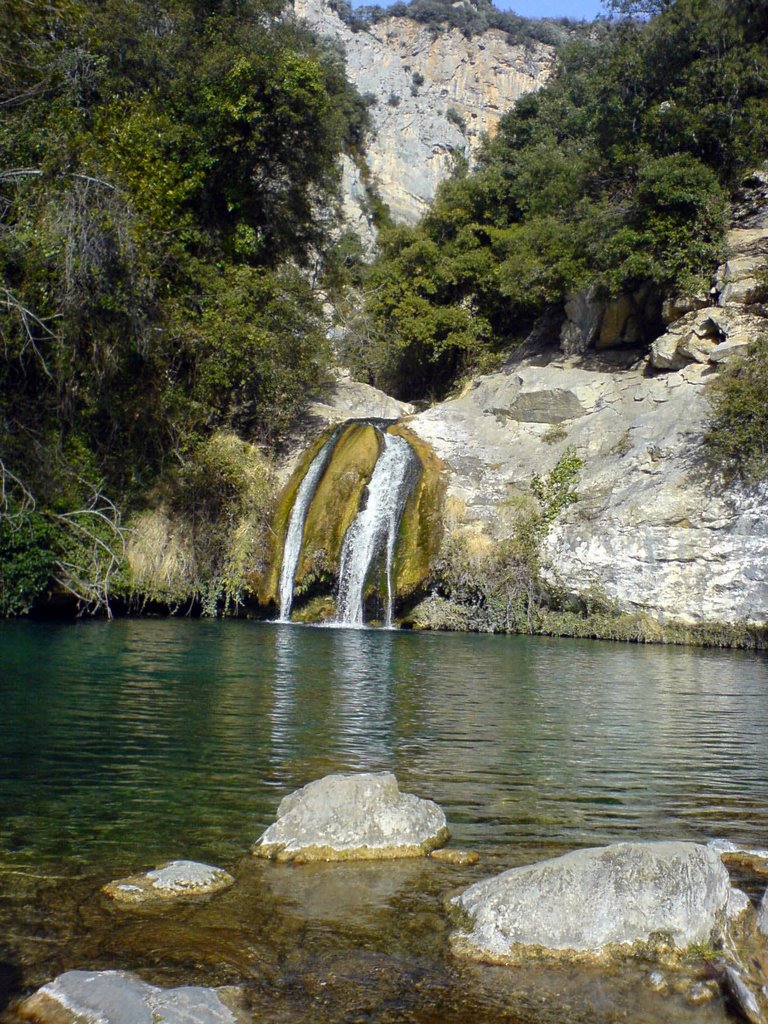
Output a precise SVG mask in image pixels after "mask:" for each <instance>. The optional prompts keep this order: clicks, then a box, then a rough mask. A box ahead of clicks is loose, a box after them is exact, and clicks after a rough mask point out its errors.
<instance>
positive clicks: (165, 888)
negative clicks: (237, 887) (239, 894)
mask: <svg viewBox="0 0 768 1024" xmlns="http://www.w3.org/2000/svg"><path fill="white" fill-rule="evenodd" d="M234 881H235V880H234V878H233V877H232V876H231V875H230V874H228V873H227V872H226V871H224V870H222V869H221V868H217V867H213V866H212V865H210V864H198V863H197V862H196V861H192V860H174V861H170V862H169V863H168V864H162V865H161V866H160V867H158V868H155V869H153V870H152V871H147V872H145V873H144V874H141V875H131V876H130V877H128V878H119V879H117V881H114V882H109V883H108V884H107V885H105V886H104V888H103V890H102V892H104V893H105V895H107V896H109V897H110V899H113V900H114V901H115V902H116V903H119V904H121V905H123V906H129V907H130V906H137V905H141V904H144V903H149V902H155V901H157V900H178V899H183V898H185V897H194V896H207V895H211V894H213V893H216V892H221V891H222V889H228V888H229V886H230V885H232V884H233V883H234Z"/></svg>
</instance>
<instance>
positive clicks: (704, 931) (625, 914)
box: [451, 842, 731, 964]
mask: <svg viewBox="0 0 768 1024" xmlns="http://www.w3.org/2000/svg"><path fill="white" fill-rule="evenodd" d="M730 893H731V886H730V879H729V876H728V872H727V870H726V868H725V867H724V865H723V864H722V862H721V860H720V857H719V855H718V853H717V852H716V851H715V850H713V849H709V848H707V847H706V846H701V845H698V844H696V843H681V842H660V843H616V844H614V845H612V846H605V847H598V848H593V849H586V850H576V851H574V852H573V853H568V854H565V855H564V856H562V857H557V858H554V859H553V860H548V861H542V862H540V863H538V864H531V865H528V866H526V867H521V868H513V869H512V870H511V871H505V872H503V873H502V874H501V875H498V876H497V877H495V878H490V879H486V880H485V881H482V882H478V883H477V884H475V885H473V886H470V887H469V888H468V889H466V890H465V891H464V892H463V893H462V894H461V895H459V896H457V897H455V898H454V899H453V900H452V901H451V902H452V903H453V904H455V905H456V906H457V907H459V908H461V909H463V910H464V911H465V912H466V913H467V914H468V915H469V917H470V919H471V928H470V930H469V931H466V932H454V934H453V935H452V936H451V946H452V950H453V952H454V954H456V955H458V956H465V957H468V958H471V959H475V960H482V961H486V962H490V963H510V964H511V963H521V962H525V961H527V960H539V959H542V960H570V961H578V960H581V961H587V962H589V961H595V960H600V959H604V958H606V957H613V956H616V955H619V956H625V955H627V956H628V955H631V954H632V953H633V952H635V951H637V950H640V949H645V950H647V951H648V952H649V953H653V952H654V947H655V945H656V942H657V940H658V937H659V936H661V935H666V936H669V939H670V940H671V943H672V944H673V949H672V952H674V951H675V950H678V951H682V950H684V949H686V948H687V947H690V946H692V945H694V944H699V943H708V942H710V941H711V940H712V939H713V938H714V937H715V936H716V934H717V931H718V929H721V928H726V927H727V925H728V904H729V897H730ZM664 945H665V944H664V943H662V948H661V949H660V950H659V952H669V949H668V947H667V949H666V950H665V949H664V948H663V947H664Z"/></svg>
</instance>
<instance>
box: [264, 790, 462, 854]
mask: <svg viewBox="0 0 768 1024" xmlns="http://www.w3.org/2000/svg"><path fill="white" fill-rule="evenodd" d="M447 839H448V829H447V826H446V821H445V815H444V814H443V812H442V811H441V810H440V808H439V807H438V806H437V804H435V803H433V802H432V801H431V800H421V799H419V798H418V797H416V796H412V795H411V794H408V793H401V792H400V790H399V787H398V784H397V779H396V778H395V776H394V775H393V774H392V773H391V772H378V773H365V774H360V775H328V776H326V777H325V778H323V779H317V780H316V781H315V782H310V783H309V785H307V786H304V788H303V789H299V790H297V791H296V792H295V793H292V794H291V795H290V796H287V797H285V799H284V800H283V801H282V802H281V803H280V806H279V807H278V809H277V821H275V823H274V824H273V825H270V827H269V828H268V829H267V830H266V832H264V834H263V835H262V836H261V838H260V839H259V841H258V843H257V844H256V846H255V847H254V849H253V852H254V853H255V854H256V855H257V856H260V857H269V858H272V859H275V860H292V861H297V862H302V861H311V860H385V859H388V858H397V857H419V856H424V855H425V854H427V853H429V852H430V851H431V850H434V849H435V848H436V847H438V846H442V845H443V844H444V843H445V842H446V841H447Z"/></svg>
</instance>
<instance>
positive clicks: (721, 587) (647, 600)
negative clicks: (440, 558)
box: [408, 357, 768, 623]
mask: <svg viewBox="0 0 768 1024" xmlns="http://www.w3.org/2000/svg"><path fill="white" fill-rule="evenodd" d="M714 372H716V371H715V370H714V369H712V368H711V367H707V366H704V365H701V364H695V365H690V366H688V367H685V368H683V369H680V370H677V371H674V372H670V373H665V374H660V375H658V376H646V375H645V373H644V372H643V370H642V369H634V370H632V369H631V370H624V371H614V372H597V371H594V370H587V369H584V368H582V367H580V366H579V365H577V360H576V359H575V358H574V357H571V358H566V357H563V358H561V359H558V360H554V361H553V362H550V363H549V364H548V365H546V366H535V365H526V364H521V365H518V366H514V367H510V368H508V369H506V370H504V371H501V372H499V373H495V374H491V375H488V376H484V377H480V378H479V379H478V380H476V381H475V383H474V384H473V386H472V387H471V388H470V389H469V390H468V391H467V392H466V393H465V394H464V395H462V396H461V397H459V398H456V399H453V400H451V401H447V402H443V403H441V404H440V405H436V406H434V407H433V408H432V409H429V410H427V411H425V412H423V413H421V414H419V415H418V416H415V417H413V418H411V419H409V420H408V425H409V427H410V428H411V430H413V431H414V432H415V433H416V434H418V435H419V436H420V437H422V438H423V439H424V440H425V441H427V442H428V443H430V444H431V445H432V446H433V447H434V449H435V451H436V453H437V455H438V456H439V457H440V458H441V459H442V460H443V461H444V462H445V463H446V464H447V466H448V467H449V471H450V473H449V484H448V497H449V499H451V498H452V499H453V504H454V506H455V507H456V508H458V509H460V516H459V518H460V520H461V522H462V527H461V528H462V529H464V530H466V531H470V532H476V533H480V534H483V535H485V536H487V537H490V538H491V540H492V541H493V540H494V539H499V538H502V537H505V536H508V535H509V534H510V533H511V531H512V529H513V528H514V507H515V504H514V498H515V496H516V495H519V494H522V493H527V492H528V491H529V488H530V483H531V478H532V476H533V474H534V473H538V474H540V475H543V474H546V473H548V472H549V471H550V470H551V469H552V468H553V467H554V466H555V464H556V463H557V461H558V459H559V458H560V457H561V456H562V454H563V452H564V451H565V449H566V448H567V447H568V446H569V445H572V446H574V448H575V450H576V451H577V452H578V453H579V455H580V456H581V458H582V459H583V460H584V465H583V468H582V469H581V471H580V474H579V479H578V483H577V490H578V493H579V500H578V501H577V502H576V504H574V505H573V506H571V508H570V509H569V510H568V511H567V512H566V513H564V514H563V515H562V516H561V517H560V518H559V519H558V520H557V521H556V522H555V524H554V525H553V527H552V529H551V530H550V532H549V534H548V536H547V538H546V541H545V550H544V554H545V557H546V559H547V560H548V562H549V564H550V566H551V571H552V573H553V574H556V575H557V577H558V578H559V581H560V583H561V584H562V585H563V586H564V587H565V588H566V589H567V591H569V592H570V593H572V594H587V593H590V592H595V590H597V589H599V591H600V592H602V593H604V594H605V595H607V596H608V597H609V598H611V599H613V600H615V601H616V602H617V603H618V604H619V605H620V607H622V608H623V609H625V610H630V611H636V610H640V611H645V612H648V613H650V614H651V615H653V616H654V617H656V618H658V619H660V620H662V621H665V620H680V621H688V622H715V621H720V622H731V623H732V622H738V621H743V620H746V621H750V622H758V623H762V622H765V621H766V620H768V572H767V571H766V568H767V567H768V522H766V515H765V510H766V502H767V501H768V487H765V486H761V487H754V488H751V489H746V488H742V487H740V486H738V485H737V484H735V483H734V484H730V485H729V486H724V485H723V481H722V480H721V479H719V478H718V477H717V475H713V473H712V472H711V470H710V469H709V468H708V466H707V465H706V463H705V461H704V458H703V449H702V444H701V438H702V436H703V433H704V431H705V428H706V423H707V419H708V415H709V409H708V402H707V397H706V384H707V381H708V380H709V379H710V378H711V375H712V374H713V373H714Z"/></svg>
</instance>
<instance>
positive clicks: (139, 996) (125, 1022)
mask: <svg viewBox="0 0 768 1024" xmlns="http://www.w3.org/2000/svg"><path fill="white" fill-rule="evenodd" d="M236 1001H237V993H236V991H234V990H231V989H230V990H216V989H210V988H202V987H200V986H191V985H190V986H184V987H182V988H171V989H161V988H156V987H155V986H154V985H147V984H146V983H145V982H143V981H142V980H141V979H140V978H137V977H136V976H135V975H133V974H129V973H128V972H126V971H67V972H66V973H65V974H62V975H60V976H59V977H58V978H56V979H55V981H52V982H50V983H49V984H47V985H44V986H43V987H42V988H41V989H39V990H38V991H37V992H36V993H35V994H34V995H33V996H30V998H29V999H27V1000H25V1001H24V1002H23V1003H22V1005H21V1007H20V1009H19V1011H18V1012H19V1016H20V1017H21V1019H22V1020H29V1021H35V1022H37V1024H83V1022H93V1024H159V1022H161V1021H162V1024H238V1022H243V1021H244V1020H245V1018H244V1016H243V1015H242V1014H241V1013H240V1012H238V1011H237V1010H236V1009H233V1006H234V1005H235V1003H236ZM228 1003H230V1004H232V1005H231V1006H230V1005H227V1004H228Z"/></svg>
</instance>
